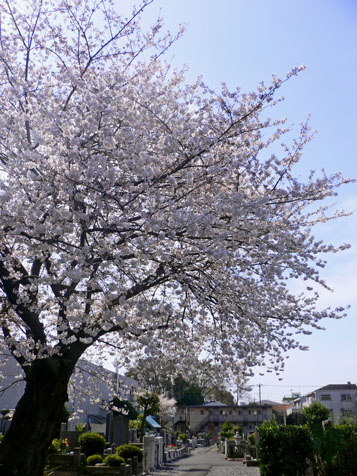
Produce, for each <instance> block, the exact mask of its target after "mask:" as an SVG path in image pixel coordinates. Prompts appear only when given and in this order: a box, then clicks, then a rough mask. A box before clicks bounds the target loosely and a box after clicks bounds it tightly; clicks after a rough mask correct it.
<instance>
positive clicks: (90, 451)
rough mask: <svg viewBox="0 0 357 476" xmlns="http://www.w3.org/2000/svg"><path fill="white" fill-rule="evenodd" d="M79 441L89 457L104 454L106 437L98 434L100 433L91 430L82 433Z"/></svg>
mask: <svg viewBox="0 0 357 476" xmlns="http://www.w3.org/2000/svg"><path fill="white" fill-rule="evenodd" d="M78 443H79V444H80V446H81V448H82V451H83V453H85V455H86V456H87V457H88V456H91V455H97V454H102V453H103V451H104V448H105V439H104V438H103V437H102V436H100V435H98V433H92V432H90V431H89V432H88V433H83V434H82V435H80V437H79V438H78Z"/></svg>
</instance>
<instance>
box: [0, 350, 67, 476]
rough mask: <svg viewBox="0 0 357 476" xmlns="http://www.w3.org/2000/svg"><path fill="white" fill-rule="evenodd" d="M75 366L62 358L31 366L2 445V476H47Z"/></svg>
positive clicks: (0, 470)
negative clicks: (53, 444) (49, 460)
mask: <svg viewBox="0 0 357 476" xmlns="http://www.w3.org/2000/svg"><path fill="white" fill-rule="evenodd" d="M74 364H75V363H73V362H71V361H68V360H63V359H61V357H52V358H47V359H40V360H36V361H34V362H33V363H32V364H31V368H30V369H29V371H28V372H27V376H26V388H25V393H24V395H23V397H22V398H21V400H20V401H19V403H18V405H17V407H16V411H15V414H14V417H13V420H12V422H11V426H10V429H9V430H8V432H7V433H6V434H5V438H4V440H3V442H2V443H1V445H0V475H1V476H43V469H44V465H45V461H46V455H47V449H48V447H49V445H50V443H51V441H52V439H53V438H55V437H56V436H58V434H59V430H60V425H61V416H62V410H63V406H64V404H65V402H66V401H67V400H68V397H67V385H68V381H69V379H70V377H71V374H72V371H73V368H74Z"/></svg>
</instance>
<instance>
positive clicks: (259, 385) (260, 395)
mask: <svg viewBox="0 0 357 476" xmlns="http://www.w3.org/2000/svg"><path fill="white" fill-rule="evenodd" d="M261 386H262V385H261V384H260V383H259V384H258V387H259V405H261V404H262V391H261Z"/></svg>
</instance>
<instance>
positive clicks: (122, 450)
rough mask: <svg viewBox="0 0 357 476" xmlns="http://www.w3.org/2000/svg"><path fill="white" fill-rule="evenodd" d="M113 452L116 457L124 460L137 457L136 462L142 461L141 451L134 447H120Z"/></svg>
mask: <svg viewBox="0 0 357 476" xmlns="http://www.w3.org/2000/svg"><path fill="white" fill-rule="evenodd" d="M115 451H116V454H117V455H118V456H121V457H122V458H124V459H128V458H133V457H134V456H137V457H138V461H142V459H143V452H142V450H141V449H140V448H139V447H138V446H135V445H120V446H118V447H117V449H116V450H115Z"/></svg>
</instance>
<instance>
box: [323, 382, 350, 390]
mask: <svg viewBox="0 0 357 476" xmlns="http://www.w3.org/2000/svg"><path fill="white" fill-rule="evenodd" d="M317 390H357V385H355V384H354V383H341V384H336V383H332V384H330V385H325V386H324V387H321V388H318V389H317Z"/></svg>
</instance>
